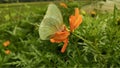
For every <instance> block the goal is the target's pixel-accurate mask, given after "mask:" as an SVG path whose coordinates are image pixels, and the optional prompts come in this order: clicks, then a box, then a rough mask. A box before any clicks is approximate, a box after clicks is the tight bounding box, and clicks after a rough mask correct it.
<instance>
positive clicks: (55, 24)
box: [39, 4, 64, 40]
mask: <svg viewBox="0 0 120 68" xmlns="http://www.w3.org/2000/svg"><path fill="white" fill-rule="evenodd" d="M63 28H64V27H63V18H62V15H61V12H60V10H59V9H58V8H57V6H56V5H55V4H50V5H49V6H48V9H47V12H46V15H45V16H44V18H43V20H42V22H41V24H40V26H39V34H40V38H41V40H48V39H49V38H50V36H52V35H53V34H55V33H56V32H57V31H60V30H62V29H63Z"/></svg>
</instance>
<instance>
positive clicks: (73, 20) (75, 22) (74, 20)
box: [69, 8, 82, 32]
mask: <svg viewBox="0 0 120 68" xmlns="http://www.w3.org/2000/svg"><path fill="white" fill-rule="evenodd" d="M69 21H70V31H71V32H73V31H74V30H75V29H76V28H77V27H78V26H79V25H80V24H81V23H82V16H81V15H80V14H79V9H78V8H75V15H71V16H70V18H69Z"/></svg>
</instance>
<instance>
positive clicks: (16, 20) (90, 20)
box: [0, 2, 120, 68]
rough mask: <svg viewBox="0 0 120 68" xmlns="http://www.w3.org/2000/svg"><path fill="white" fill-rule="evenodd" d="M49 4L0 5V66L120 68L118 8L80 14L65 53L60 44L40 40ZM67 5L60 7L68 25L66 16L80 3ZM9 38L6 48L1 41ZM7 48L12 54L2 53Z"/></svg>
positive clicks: (119, 13)
mask: <svg viewBox="0 0 120 68" xmlns="http://www.w3.org/2000/svg"><path fill="white" fill-rule="evenodd" d="M47 4H48V3H44V4H43V3H42V4H41V3H40V4H38V3H37V4H36V3H33V4H21V5H13V4H12V5H11V4H10V5H8V6H4V5H3V4H2V5H1V6H0V67H2V68H10V67H12V68H13V67H16V68H17V67H22V68H32V67H33V68H36V67H44V68H46V67H49V68H50V67H62V68H66V67H68V68H69V67H75V68H79V67H81V68H82V67H83V68H84V67H95V68H96V67H97V68H109V67H111V68H114V67H120V25H118V21H117V19H118V18H119V17H120V12H119V10H118V9H116V8H115V9H114V12H111V13H106V14H102V13H100V12H99V13H97V15H96V17H91V16H90V14H85V15H83V22H82V24H81V25H80V26H79V28H77V29H76V30H75V32H74V33H72V34H71V35H70V37H69V44H68V47H67V49H66V52H65V53H63V54H62V53H61V52H60V49H61V47H62V45H63V43H59V44H58V43H51V42H50V41H49V40H46V41H41V40H40V38H39V34H38V26H39V24H40V22H41V20H42V19H43V17H44V15H45V12H46V8H47ZM67 4H68V6H69V8H67V9H65V8H63V7H60V6H59V5H58V3H57V5H58V7H59V8H60V10H61V12H62V14H63V18H64V23H65V24H66V25H67V27H68V28H69V21H68V20H69V16H70V15H71V14H73V12H74V8H75V7H79V8H80V7H82V5H84V4H81V5H79V2H73V3H67ZM6 40H10V45H9V46H8V47H4V46H3V42H5V41H6ZM7 49H9V50H10V51H11V53H10V54H9V55H7V54H5V53H4V51H5V50H7Z"/></svg>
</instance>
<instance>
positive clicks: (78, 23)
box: [74, 15, 82, 29]
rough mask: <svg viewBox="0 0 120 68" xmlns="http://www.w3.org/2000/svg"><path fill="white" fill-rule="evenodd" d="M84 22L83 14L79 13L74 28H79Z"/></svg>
mask: <svg viewBox="0 0 120 68" xmlns="http://www.w3.org/2000/svg"><path fill="white" fill-rule="evenodd" d="M81 23H82V16H81V15H79V16H78V17H77V19H76V21H75V24H74V26H75V27H74V29H76V28H78V26H79V25H80V24H81Z"/></svg>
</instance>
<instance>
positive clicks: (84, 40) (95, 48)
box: [72, 33, 100, 53]
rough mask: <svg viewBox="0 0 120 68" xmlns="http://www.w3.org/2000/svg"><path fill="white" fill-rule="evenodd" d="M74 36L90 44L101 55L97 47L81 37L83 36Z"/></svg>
mask: <svg viewBox="0 0 120 68" xmlns="http://www.w3.org/2000/svg"><path fill="white" fill-rule="evenodd" d="M72 34H73V35H74V36H76V37H78V38H79V39H82V40H83V41H84V42H85V43H87V44H89V45H90V46H91V47H92V48H93V49H95V50H96V52H97V53H100V52H99V51H98V49H97V48H96V47H95V46H93V45H92V42H90V41H88V40H86V39H84V38H83V37H81V36H78V35H77V34H74V33H72Z"/></svg>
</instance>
